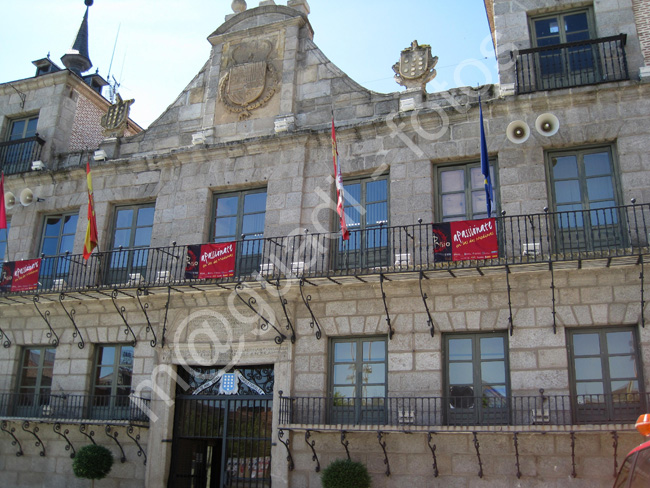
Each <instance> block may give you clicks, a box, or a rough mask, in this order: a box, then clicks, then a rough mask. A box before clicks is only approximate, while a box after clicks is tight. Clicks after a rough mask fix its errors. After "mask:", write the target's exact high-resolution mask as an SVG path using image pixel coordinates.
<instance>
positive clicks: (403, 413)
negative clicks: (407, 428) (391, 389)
mask: <svg viewBox="0 0 650 488" xmlns="http://www.w3.org/2000/svg"><path fill="white" fill-rule="evenodd" d="M397 423H398V424H409V425H410V424H414V423H415V410H405V409H399V410H398V411H397Z"/></svg>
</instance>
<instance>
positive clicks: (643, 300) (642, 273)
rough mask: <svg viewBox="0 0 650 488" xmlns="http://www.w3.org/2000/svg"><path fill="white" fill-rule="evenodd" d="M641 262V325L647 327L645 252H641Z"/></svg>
mask: <svg viewBox="0 0 650 488" xmlns="http://www.w3.org/2000/svg"><path fill="white" fill-rule="evenodd" d="M639 264H640V265H641V273H639V279H640V280H641V327H643V328H645V295H644V293H645V290H644V288H643V275H644V269H643V254H639Z"/></svg>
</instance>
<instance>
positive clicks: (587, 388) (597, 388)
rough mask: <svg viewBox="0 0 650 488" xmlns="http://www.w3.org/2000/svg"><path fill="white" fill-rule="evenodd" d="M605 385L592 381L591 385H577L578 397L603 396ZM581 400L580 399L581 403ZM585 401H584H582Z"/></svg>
mask: <svg viewBox="0 0 650 488" xmlns="http://www.w3.org/2000/svg"><path fill="white" fill-rule="evenodd" d="M604 392H605V391H604V388H603V384H602V383H601V382H600V381H591V382H589V383H576V393H577V394H578V395H603V394H604ZM580 401H581V399H578V402H579V403H580ZM582 401H584V400H582Z"/></svg>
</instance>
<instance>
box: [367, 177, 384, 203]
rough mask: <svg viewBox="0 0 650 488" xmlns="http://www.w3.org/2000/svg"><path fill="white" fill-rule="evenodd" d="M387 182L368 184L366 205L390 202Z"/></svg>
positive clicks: (378, 181)
mask: <svg viewBox="0 0 650 488" xmlns="http://www.w3.org/2000/svg"><path fill="white" fill-rule="evenodd" d="M387 189H388V185H387V180H377V181H369V182H368V183H366V204H368V203H373V202H381V201H386V200H388V190H387Z"/></svg>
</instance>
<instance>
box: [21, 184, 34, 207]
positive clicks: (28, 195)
mask: <svg viewBox="0 0 650 488" xmlns="http://www.w3.org/2000/svg"><path fill="white" fill-rule="evenodd" d="M33 201H34V192H33V191H32V190H30V189H29V188H25V189H24V190H23V191H21V192H20V204H21V205H22V206H23V207H29V206H30V205H31V204H32V202H33Z"/></svg>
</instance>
